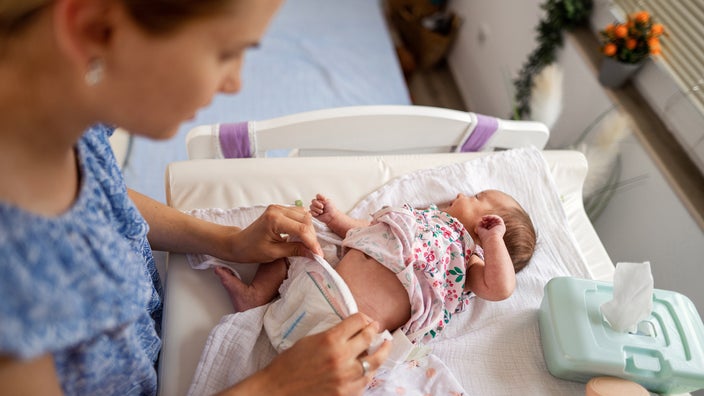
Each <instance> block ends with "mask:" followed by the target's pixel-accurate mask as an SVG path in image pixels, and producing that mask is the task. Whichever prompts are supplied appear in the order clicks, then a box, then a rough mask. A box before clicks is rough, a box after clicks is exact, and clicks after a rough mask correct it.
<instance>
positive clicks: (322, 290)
mask: <svg viewBox="0 0 704 396" xmlns="http://www.w3.org/2000/svg"><path fill="white" fill-rule="evenodd" d="M290 262H291V267H290V268H289V274H288V279H286V281H285V282H284V283H283V284H282V285H281V287H280V288H279V293H280V294H281V298H280V299H278V300H276V301H274V302H273V303H271V305H270V306H269V308H268V309H267V311H266V313H265V314H264V329H265V330H266V333H267V334H268V335H269V340H270V341H271V345H273V346H274V348H276V350H277V351H279V352H281V351H283V350H284V349H287V348H289V347H291V345H293V344H294V343H295V342H296V341H298V340H299V339H301V338H302V337H305V336H307V335H311V334H316V333H320V332H323V331H325V330H327V329H329V328H331V327H333V326H334V325H336V324H337V323H340V322H341V321H342V319H344V318H346V317H348V316H350V315H352V314H354V313H356V312H357V303H356V302H355V301H354V298H353V297H352V292H351V291H350V289H349V288H348V287H347V284H345V282H344V281H343V280H342V278H340V275H339V274H338V273H337V272H336V271H335V270H334V269H333V268H332V267H331V266H330V264H328V262H327V261H325V259H323V258H322V257H320V256H313V258H307V257H294V258H291V259H290Z"/></svg>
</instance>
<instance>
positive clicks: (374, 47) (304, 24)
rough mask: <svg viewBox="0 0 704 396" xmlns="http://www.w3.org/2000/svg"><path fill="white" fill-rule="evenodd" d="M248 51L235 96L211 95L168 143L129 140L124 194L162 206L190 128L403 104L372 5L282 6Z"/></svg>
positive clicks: (314, 2)
mask: <svg viewBox="0 0 704 396" xmlns="http://www.w3.org/2000/svg"><path fill="white" fill-rule="evenodd" d="M261 44H262V45H261V47H260V48H257V49H253V50H250V51H249V52H248V53H247V55H246V58H245V64H244V67H243V70H242V81H243V86H242V90H241V91H240V93H238V94H237V95H229V96H226V95H218V96H216V97H215V99H214V100H213V102H212V104H211V105H210V106H208V107H207V108H204V109H203V110H201V111H200V112H199V113H198V114H197V116H196V118H195V119H193V120H192V121H190V122H188V123H185V124H184V125H182V127H181V128H180V130H179V132H178V134H177V135H176V136H175V137H174V138H173V139H171V140H169V141H158V142H157V141H151V140H148V139H144V138H139V137H136V138H134V139H133V141H132V147H131V150H130V153H129V156H128V158H127V160H126V163H125V165H124V167H123V171H124V174H125V180H126V182H127V185H128V187H130V188H133V189H135V190H137V191H139V192H141V193H143V194H146V195H148V196H151V197H152V198H154V199H157V200H159V201H162V202H164V200H165V199H164V197H165V193H164V172H165V170H166V166H167V164H168V163H170V162H174V161H181V160H185V159H187V156H186V147H185V135H186V133H187V132H188V131H189V130H190V129H192V128H193V127H195V126H197V125H203V124H213V123H221V122H235V121H247V120H261V119H268V118H273V117H279V116H282V115H286V114H291V113H297V112H302V111H310V110H317V109H322V108H329V107H339V106H353V105H381V104H410V98H409V94H408V90H407V88H406V84H405V81H404V79H403V74H402V72H401V68H400V65H399V63H398V60H397V58H396V53H395V51H394V47H393V43H392V41H391V37H390V35H389V32H388V30H387V25H386V23H385V21H384V16H383V10H382V4H381V3H380V0H288V1H286V2H285V3H284V5H283V6H282V7H281V9H280V10H279V12H278V14H277V15H276V16H275V18H274V20H273V21H272V24H271V26H270V28H269V30H268V32H267V33H266V35H265V37H263V39H262V43H261Z"/></svg>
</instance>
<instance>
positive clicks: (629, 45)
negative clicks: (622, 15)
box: [599, 11, 667, 63]
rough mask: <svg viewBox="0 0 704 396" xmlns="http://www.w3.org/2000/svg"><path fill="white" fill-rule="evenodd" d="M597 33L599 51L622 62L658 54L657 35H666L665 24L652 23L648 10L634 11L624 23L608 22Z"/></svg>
mask: <svg viewBox="0 0 704 396" xmlns="http://www.w3.org/2000/svg"><path fill="white" fill-rule="evenodd" d="M599 33H600V36H601V44H602V47H601V52H603V53H604V55H605V56H608V57H613V58H614V59H616V60H617V61H619V62H624V63H638V62H642V61H643V59H646V58H647V57H648V56H649V55H657V54H660V53H661V51H662V48H661V46H660V41H659V40H658V37H660V36H662V35H667V31H666V30H665V26H663V25H662V24H659V23H653V19H652V15H651V14H650V12H648V11H637V12H634V13H632V14H630V15H629V16H628V19H627V20H626V21H625V22H624V23H610V24H608V25H606V27H605V28H604V30H602V31H600V32H599Z"/></svg>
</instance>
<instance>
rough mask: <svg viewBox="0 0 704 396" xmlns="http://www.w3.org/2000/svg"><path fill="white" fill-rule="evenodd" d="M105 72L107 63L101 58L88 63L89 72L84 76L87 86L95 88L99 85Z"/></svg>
mask: <svg viewBox="0 0 704 396" xmlns="http://www.w3.org/2000/svg"><path fill="white" fill-rule="evenodd" d="M104 71H105V63H104V62H103V61H102V59H100V58H95V59H93V60H91V61H90V63H88V71H86V74H85V76H84V78H85V81H86V84H88V86H90V87H93V86H96V85H98V83H99V82H100V81H101V80H102V79H103V74H104Z"/></svg>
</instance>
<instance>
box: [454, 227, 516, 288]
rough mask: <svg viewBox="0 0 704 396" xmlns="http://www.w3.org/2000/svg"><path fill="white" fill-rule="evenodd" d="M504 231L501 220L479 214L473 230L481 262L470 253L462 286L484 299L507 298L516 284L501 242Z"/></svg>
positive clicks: (506, 251)
mask: <svg viewBox="0 0 704 396" xmlns="http://www.w3.org/2000/svg"><path fill="white" fill-rule="evenodd" d="M505 232H506V225H505V224H504V221H503V219H501V217H499V216H496V215H488V216H484V217H482V220H481V222H479V225H478V226H477V229H476V233H477V235H478V236H479V239H480V242H481V243H480V245H481V246H482V248H483V249H484V261H482V260H481V259H480V258H478V257H477V256H475V255H472V257H471V258H470V260H469V268H468V269H467V272H468V274H467V283H466V284H465V287H464V288H465V290H471V291H472V292H473V293H474V294H476V295H477V296H479V297H481V298H483V299H485V300H491V301H499V300H504V299H507V298H508V297H510V296H511V294H512V293H513V290H514V288H515V287H516V272H515V270H514V269H513V262H512V261H511V257H510V256H509V254H508V250H507V249H506V244H505V243H504V233H505Z"/></svg>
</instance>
